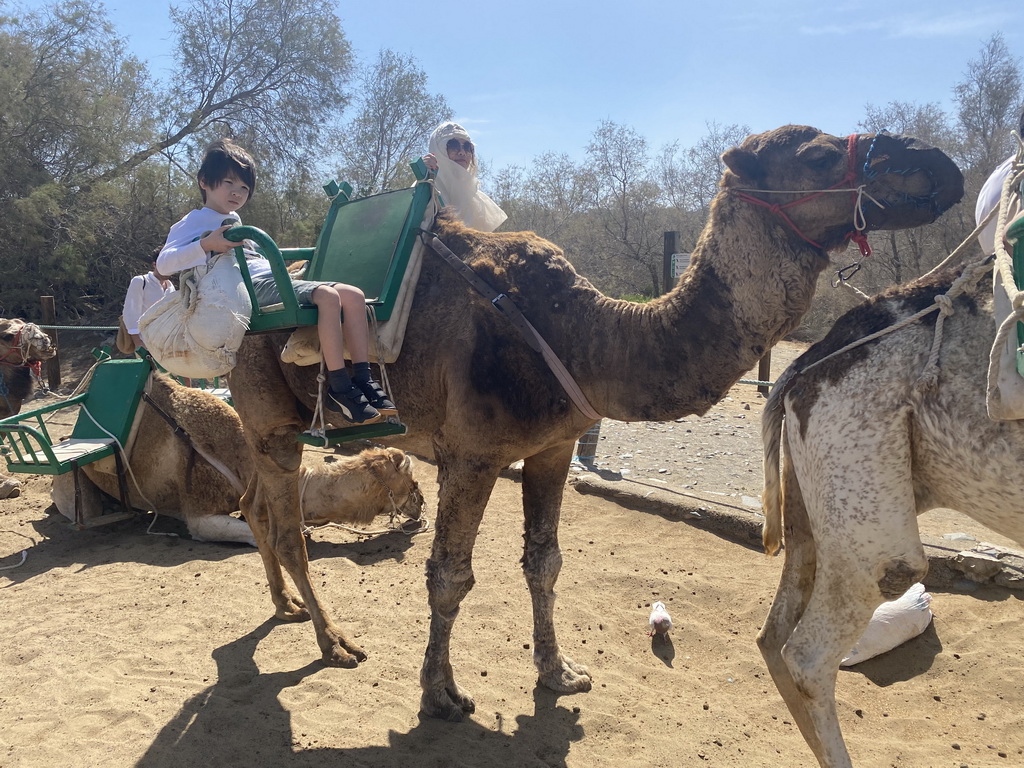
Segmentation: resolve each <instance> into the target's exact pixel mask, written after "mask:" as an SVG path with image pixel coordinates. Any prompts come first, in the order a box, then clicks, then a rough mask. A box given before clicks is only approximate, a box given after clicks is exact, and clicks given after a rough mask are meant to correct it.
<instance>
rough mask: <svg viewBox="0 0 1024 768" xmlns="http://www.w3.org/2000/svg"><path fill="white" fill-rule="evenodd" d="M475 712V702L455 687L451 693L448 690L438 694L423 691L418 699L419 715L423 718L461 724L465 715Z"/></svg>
mask: <svg viewBox="0 0 1024 768" xmlns="http://www.w3.org/2000/svg"><path fill="white" fill-rule="evenodd" d="M474 712H476V702H475V701H473V697H472V696H470V695H469V694H468V693H466V692H465V691H463V690H462V689H461V688H459V686H457V685H456V686H455V691H454V692H452V691H451V690H449V689H448V688H445V689H444V690H442V691H441V693H440V694H436V693H433V692H431V691H424V692H423V696H422V697H420V714H422V715H424V716H425V717H436V718H437V719H439V720H447V721H448V722H449V723H461V722H462V721H463V719H465V716H466V715H471V714H473V713H474Z"/></svg>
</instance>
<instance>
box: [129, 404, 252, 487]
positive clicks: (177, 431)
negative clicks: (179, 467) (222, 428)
mask: <svg viewBox="0 0 1024 768" xmlns="http://www.w3.org/2000/svg"><path fill="white" fill-rule="evenodd" d="M142 397H143V399H144V400H145V401H146V402H147V403H148V404H149V407H150V408H152V409H153V410H154V411H156V412H157V413H158V414H159V415H160V416H161V418H163V420H164V421H166V422H167V424H168V425H169V426H170V428H171V429H172V430H173V431H174V436H175V437H177V438H178V439H179V440H181V441H182V442H184V443H185V444H186V445H188V447H189V448H191V449H192V450H193V451H195V452H196V453H198V454H199V455H200V456H202V457H203V459H204V460H205V461H206V463H207V464H209V465H210V466H211V467H213V468H214V469H216V470H217V471H218V472H220V473H221V474H222V475H224V478H225V479H226V480H227V481H228V482H229V483H230V484H231V487H232V488H234V489H235V490H236V491H237V492H238V495H239V496H241V495H242V494H244V493H245V486H244V485H243V484H242V481H241V480H239V479H238V476H237V475H236V474H235V473H234V472H232V471H231V470H230V469H228V467H227V465H226V464H224V462H222V461H220V460H219V459H218V458H216V457H215V456H213V455H211V454H210V453H209V452H208V451H204V450H203V449H202V448H200V447H199V446H198V445H196V443H195V441H194V440H193V439H192V437H191V436H190V435H189V433H188V432H186V431H185V429H184V428H182V426H181V425H180V424H178V422H177V421H175V420H174V417H173V416H171V415H170V414H169V413H166V412H165V411H164V410H163V409H162V408H160V406H158V405H157V404H156V402H155V401H154V400H153V398H152V397H150V395H149V393H148V392H143V393H142Z"/></svg>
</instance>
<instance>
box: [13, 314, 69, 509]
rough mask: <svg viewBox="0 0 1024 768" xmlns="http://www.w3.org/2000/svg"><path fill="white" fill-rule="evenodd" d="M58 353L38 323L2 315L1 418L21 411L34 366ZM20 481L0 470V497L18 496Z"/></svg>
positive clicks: (29, 390) (30, 383)
mask: <svg viewBox="0 0 1024 768" xmlns="http://www.w3.org/2000/svg"><path fill="white" fill-rule="evenodd" d="M56 354H57V347H56V345H55V344H54V343H53V340H52V339H51V338H50V337H49V336H47V335H46V334H45V333H44V332H43V329H42V328H40V327H39V326H38V325H36V324H35V323H26V322H25V321H24V320H21V319H17V318H0V419H6V418H7V417H8V416H15V415H17V414H18V413H21V406H22V405H23V404H24V402H25V400H27V399H28V397H29V396H30V395H31V394H32V389H33V386H34V384H35V382H34V380H33V377H32V369H33V367H35V366H37V365H38V364H39V363H41V362H43V361H45V360H49V359H51V358H52V357H54V355H56ZM20 486H21V483H20V482H19V481H18V480H15V479H14V478H13V477H10V476H8V475H5V474H3V473H0V499H6V498H8V497H11V496H17V495H18V493H20V491H18V488H19V487H20Z"/></svg>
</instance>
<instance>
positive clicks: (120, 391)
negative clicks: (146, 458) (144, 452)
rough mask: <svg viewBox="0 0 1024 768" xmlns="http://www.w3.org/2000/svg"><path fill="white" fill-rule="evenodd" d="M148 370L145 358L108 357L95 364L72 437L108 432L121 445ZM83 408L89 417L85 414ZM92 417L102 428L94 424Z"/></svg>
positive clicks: (129, 429)
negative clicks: (112, 358) (122, 358)
mask: <svg viewBox="0 0 1024 768" xmlns="http://www.w3.org/2000/svg"><path fill="white" fill-rule="evenodd" d="M150 371H152V367H151V366H150V364H149V361H148V360H107V361H106V362H104V363H101V364H100V365H98V366H96V370H95V371H93V374H92V381H91V382H89V392H88V394H87V396H86V398H85V401H84V402H83V403H82V410H80V411H79V413H78V421H76V422H75V429H74V431H73V432H72V433H71V437H73V438H79V439H95V438H103V437H107V434H106V432H109V433H110V434H112V435H113V436H114V437H116V438H117V440H118V442H119V443H121V445H124V443H125V440H127V439H128V433H129V432H130V431H131V428H132V422H133V421H134V419H135V411H136V409H137V408H138V407H139V399H140V398H141V397H142V390H143V388H144V387H145V386H146V379H147V378H149V374H150ZM86 409H88V411H89V414H91V415H92V418H90V417H89V415H88V414H86V412H85V411H86ZM93 419H95V420H96V421H97V422H99V424H100V426H102V427H103V429H100V427H98V426H96V423H95V422H94V421H93ZM104 429H105V430H106V432H104V431H103V430H104Z"/></svg>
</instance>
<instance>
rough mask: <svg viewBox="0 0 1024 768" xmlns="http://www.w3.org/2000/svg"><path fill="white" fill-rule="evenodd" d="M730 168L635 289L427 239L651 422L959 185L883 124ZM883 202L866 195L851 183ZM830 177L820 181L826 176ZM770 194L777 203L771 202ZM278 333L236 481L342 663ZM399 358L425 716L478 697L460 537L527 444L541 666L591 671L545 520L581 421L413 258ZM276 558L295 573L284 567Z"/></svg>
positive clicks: (251, 399) (482, 317)
mask: <svg viewBox="0 0 1024 768" xmlns="http://www.w3.org/2000/svg"><path fill="white" fill-rule="evenodd" d="M723 160H724V162H725V164H726V166H727V168H728V170H727V171H726V172H725V175H724V177H723V179H722V183H721V191H720V192H719V194H718V196H717V197H716V199H715V201H714V203H713V205H712V208H711V215H710V219H709V222H708V224H707V226H706V227H705V229H704V232H703V234H702V235H701V237H700V240H699V241H698V243H697V247H696V249H695V250H694V252H693V256H692V258H691V262H690V267H689V269H688V270H687V272H686V273H685V274H684V275H683V276H682V277H681V278H680V281H679V284H678V285H677V286H676V287H675V289H674V290H673V291H672V292H670V293H669V294H667V295H665V296H662V297H660V298H658V299H655V300H654V301H652V302H649V303H647V304H635V303H631V302H628V301H619V300H616V299H611V298H608V297H606V296H603V295H601V294H600V293H599V292H598V291H597V290H596V289H595V288H594V287H593V286H592V285H591V284H590V283H589V282H588V281H587V280H586V279H584V278H583V277H581V276H579V275H578V274H577V273H576V272H575V270H574V269H573V268H572V265H570V264H569V262H568V261H566V260H565V258H564V257H563V255H562V252H561V250H559V249H558V248H557V247H556V246H554V245H553V244H551V243H549V242H547V241H545V240H543V239H541V238H539V237H537V236H536V235H535V234H533V233H532V232H520V233H499V234H485V233H482V232H477V231H474V230H470V229H466V228H465V227H463V226H461V225H460V224H458V223H457V222H455V221H454V220H453V219H452V218H451V217H447V216H445V215H442V216H440V217H439V218H438V219H437V221H436V222H435V225H434V227H433V231H434V232H435V233H436V234H437V236H438V237H439V238H440V239H441V240H442V241H443V242H444V243H445V244H446V245H447V246H448V247H449V248H450V249H451V250H452V251H453V252H454V253H455V254H457V255H458V256H459V258H461V259H462V260H463V261H465V262H466V263H467V264H469V265H470V266H471V267H472V268H473V269H474V270H475V271H476V272H477V274H478V275H480V277H482V278H483V279H484V280H486V281H487V282H488V283H490V284H491V285H492V286H493V287H494V288H495V289H496V290H497V291H499V292H503V293H505V294H507V295H508V296H509V297H510V298H511V299H512V300H513V301H514V302H515V303H516V304H517V305H518V306H519V308H520V309H521V310H522V311H523V313H524V314H525V316H526V317H527V318H528V319H529V320H530V322H531V323H532V324H533V325H534V326H535V327H536V328H537V329H538V331H539V332H540V333H541V334H542V335H543V337H544V338H545V339H546V340H547V342H548V344H550V346H551V347H552V348H553V349H554V351H555V352H556V353H557V355H558V356H559V358H560V359H561V361H562V362H563V363H564V364H565V366H566V368H567V369H568V370H569V371H570V372H571V374H572V375H573V377H574V378H575V380H576V382H577V383H578V384H579V386H580V387H581V389H582V391H583V392H584V393H585V395H586V397H587V399H588V400H589V401H590V403H591V404H592V405H593V407H594V408H595V409H596V411H597V412H598V413H600V414H601V415H602V416H605V417H608V418H612V419H619V420H625V421H641V420H650V421H663V420H668V419H675V418H678V417H681V416H685V415H687V414H694V413H698V414H699V413H704V412H705V411H707V410H708V408H710V407H711V406H712V405H713V404H714V403H715V402H717V401H718V400H719V399H721V398H722V397H723V396H724V395H725V393H726V392H727V391H728V389H729V387H730V386H732V384H734V383H735V382H736V381H737V380H738V379H739V378H740V377H741V376H742V375H743V373H744V372H746V371H747V370H749V369H750V367H751V366H752V365H753V364H754V362H755V361H756V360H758V359H759V358H761V356H762V355H764V353H765V352H766V351H767V350H768V349H770V348H771V346H772V345H773V344H775V343H776V342H777V341H778V340H779V339H780V338H782V336H784V335H785V334H786V333H787V332H789V331H790V330H792V329H793V328H795V327H796V326H797V324H798V323H799V321H800V318H801V317H802V316H803V314H804V313H805V312H806V310H807V308H808V306H809V304H810V301H811V295H812V294H813V292H814V286H815V282H816V279H817V277H818V275H819V273H820V272H821V271H822V270H823V269H824V268H825V266H826V265H827V264H828V255H827V252H828V251H829V250H832V249H837V248H841V247H843V246H844V245H845V244H846V242H847V239H848V238H849V237H851V236H853V235H855V234H856V228H855V222H856V221H859V219H858V207H857V201H859V200H863V201H864V206H863V216H864V217H866V222H864V223H865V224H866V227H867V228H869V229H879V228H882V229H895V228H901V227H912V226H917V225H920V224H924V223H926V222H929V221H932V220H934V219H935V218H936V217H937V216H938V215H939V213H941V212H942V211H944V210H945V209H947V208H948V207H949V206H951V205H953V204H954V203H955V202H957V201H958V200H959V199H960V197H961V195H962V193H963V189H962V185H963V180H962V177H961V175H960V172H959V171H958V170H957V168H956V166H955V165H954V164H953V162H952V161H951V160H949V158H947V157H946V156H945V155H944V154H943V153H942V152H940V151H939V150H937V149H934V148H932V147H927V146H925V145H922V144H920V143H918V142H916V141H915V140H913V139H909V138H905V137H894V136H890V135H888V134H878V135H874V134H870V135H858V136H852V137H850V138H849V140H848V139H846V138H837V137H835V136H829V135H827V134H823V133H821V132H820V131H818V130H816V129H814V128H808V127H806V126H787V127H784V128H779V129H777V130H774V131H770V132H768V133H763V134H759V135H757V136H752V137H750V138H748V139H747V140H746V141H744V142H743V144H742V145H741V146H739V147H736V148H733V149H731V150H729V151H728V152H726V153H725V155H724V156H723ZM861 188H863V191H864V192H865V193H867V194H870V196H871V198H872V199H873V200H875V201H877V203H878V204H874V203H871V204H868V198H867V197H866V196H864V197H861V196H860V195H858V194H857V191H858V190H859V189H861ZM822 190H825V191H822ZM776 203H780V204H784V205H785V209H784V210H783V208H782V207H781V206H777V205H776ZM286 338H287V334H285V333H279V334H267V335H263V336H249V337H247V338H246V339H245V342H244V343H243V344H242V347H241V349H240V351H239V354H238V366H237V367H236V368H235V370H234V372H233V373H232V376H231V390H232V393H233V394H234V397H235V403H236V405H237V407H238V413H239V415H240V416H241V419H242V423H243V424H244V425H245V432H246V439H247V440H248V442H249V445H250V447H251V448H252V450H253V454H254V457H255V463H256V471H255V473H254V474H253V479H252V481H251V482H250V484H249V487H248V488H247V490H246V493H245V495H244V496H243V498H242V511H243V513H244V514H245V516H246V519H247V520H248V521H249V523H250V525H251V526H252V528H253V533H254V535H255V537H256V541H257V544H258V546H259V549H260V555H261V556H262V558H263V563H264V566H265V567H266V571H267V578H268V580H269V582H270V592H271V596H272V598H273V601H274V604H275V606H276V615H277V616H278V617H279V618H281V619H284V620H290V621H300V620H305V619H310V618H311V619H312V621H313V625H314V629H315V630H316V636H317V641H318V643H319V646H320V649H321V651H322V653H323V658H324V660H325V661H326V662H327V663H329V664H333V665H338V666H346V667H351V666H355V665H356V664H357V663H358V662H359V661H361V660H363V659H365V658H366V653H365V652H364V651H363V650H362V649H361V648H359V647H358V646H357V645H356V644H355V643H353V642H352V641H351V640H350V639H348V638H347V637H346V636H345V634H344V633H343V631H342V630H341V628H340V627H339V626H338V625H337V624H335V623H334V622H333V621H332V619H331V618H330V617H329V616H328V614H327V612H326V610H325V609H324V607H323V606H322V605H321V603H320V600H319V598H318V597H317V594H316V591H315V589H314V587H313V585H312V583H311V582H310V579H309V574H308V562H307V555H306V550H305V546H304V543H303V541H302V537H301V535H300V533H299V526H298V503H297V498H298V468H299V464H300V458H301V449H300V446H299V445H298V444H297V443H296V441H295V433H296V432H297V431H299V430H301V429H304V428H305V427H306V426H307V425H308V419H307V417H308V414H309V413H310V412H311V409H312V408H313V407H314V400H313V397H314V396H315V393H316V391H317V383H316V381H315V378H314V376H315V371H313V370H310V369H308V368H300V367H298V366H295V365H292V364H284V363H282V362H281V361H280V360H279V352H280V350H281V348H282V346H283V345H284V342H285V339H286ZM402 350H403V351H402V355H401V357H400V358H399V359H398V361H397V362H396V363H394V364H393V365H391V366H389V368H388V375H389V378H390V381H391V384H392V387H393V389H394V392H395V394H396V397H397V400H398V402H400V403H401V404H402V417H403V420H404V421H405V422H406V424H407V425H408V427H409V433H408V435H407V436H406V437H405V438H402V440H401V442H399V443H398V444H400V445H401V446H402V447H404V448H406V449H407V450H410V451H412V452H414V453H419V454H421V455H426V456H433V458H434V459H435V460H436V461H437V468H438V469H437V472H438V484H439V490H438V511H437V523H436V532H435V536H434V542H433V548H432V550H431V554H430V557H429V559H428V561H427V567H426V571H427V591H428V595H429V604H430V610H431V619H430V634H429V640H428V645H427V649H426V654H425V659H424V662H423V667H422V670H421V673H420V683H421V686H422V688H423V695H422V699H421V702H420V706H421V710H422V712H423V713H424V714H426V715H429V716H435V717H440V718H447V719H449V720H461V719H462V718H463V716H464V714H465V713H470V712H473V711H474V708H475V704H474V702H473V699H472V698H471V697H470V694H469V693H468V692H467V691H465V690H464V689H463V688H461V687H460V686H459V685H458V684H457V683H456V682H455V677H454V672H453V670H452V666H451V664H450V662H449V647H450V639H451V631H452V626H453V624H454V622H455V619H456V616H457V615H458V612H459V605H460V603H461V602H462V600H463V598H464V597H465V596H466V594H467V593H468V592H469V590H470V589H471V588H472V586H473V581H474V576H473V567H472V555H473V544H474V541H475V539H476V535H477V531H478V528H479V526H480V521H481V518H482V516H483V514H484V508H485V506H486V504H487V500H488V498H489V496H490V494H491V490H492V488H493V486H494V483H495V481H496V479H497V477H498V473H499V472H500V471H501V470H502V469H503V468H504V467H507V466H508V465H509V464H510V463H512V462H513V461H516V460H519V459H523V460H524V465H523V508H524V512H525V529H524V536H523V538H524V540H525V546H524V553H523V559H522V562H523V572H524V575H525V577H526V582H527V585H528V586H529V589H530V594H531V597H532V600H533V619H534V633H533V648H534V662H535V664H536V666H537V669H538V672H539V681H540V683H541V684H542V685H544V686H546V687H548V688H551V689H552V690H555V691H558V692H563V693H573V692H580V691H587V690H589V689H590V687H591V678H590V674H589V673H588V672H587V670H586V668H585V667H583V666H581V665H580V664H577V663H576V662H574V661H573V660H572V659H570V658H569V657H568V656H566V655H565V654H564V653H562V651H561V649H560V648H559V645H558V641H557V639H556V637H555V626H554V600H555V593H554V586H555V580H556V579H557V577H558V572H559V569H560V567H561V563H562V555H561V553H560V551H559V546H558V519H559V511H560V507H561V500H562V492H563V488H564V485H565V479H566V476H567V474H568V469H569V463H570V460H571V459H572V453H573V446H574V444H575V441H576V439H577V438H578V437H579V436H580V435H581V434H583V432H585V431H586V430H587V428H588V427H590V426H591V425H592V424H593V421H594V420H593V418H588V417H587V416H585V415H583V414H582V413H581V412H580V411H579V410H578V409H577V408H576V407H575V406H574V405H573V403H572V402H571V401H570V400H569V398H568V397H567V395H566V393H565V391H564V390H563V388H562V386H561V385H560V384H559V382H558V380H557V379H556V377H555V376H554V374H552V372H551V371H550V370H549V368H548V367H547V366H546V365H545V363H544V362H543V359H542V357H541V355H540V354H538V353H536V352H535V351H534V350H533V349H531V348H530V346H528V345H527V344H526V342H525V341H524V340H523V339H522V338H521V337H520V336H519V335H517V333H516V331H515V330H514V328H513V327H512V325H511V324H509V323H508V322H507V321H506V320H505V318H504V317H503V316H502V315H500V314H499V313H497V312H495V311H494V309H493V308H492V307H491V306H490V302H488V301H485V300H484V299H482V298H481V297H480V296H479V295H478V294H476V293H475V292H474V291H473V289H472V288H471V287H470V286H469V285H468V284H467V283H466V282H465V281H464V280H463V278H462V277H460V276H459V275H458V274H456V273H455V272H454V271H453V270H452V269H451V268H450V267H448V266H446V265H445V264H444V263H443V262H442V261H441V260H440V259H437V258H433V257H431V256H429V255H428V256H427V257H425V259H424V264H423V269H422V273H421V276H420V280H419V285H418V288H417V292H416V298H415V301H414V303H413V307H412V313H411V317H410V319H409V326H408V330H407V332H406V337H405V341H404V345H403V347H402ZM282 567H283V568H284V570H286V571H287V572H288V574H289V576H290V577H291V579H292V581H293V582H294V583H295V586H296V587H297V589H298V594H296V593H295V592H294V591H293V590H292V589H291V588H290V587H289V586H288V585H287V584H286V582H285V579H284V575H283V572H282Z"/></svg>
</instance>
